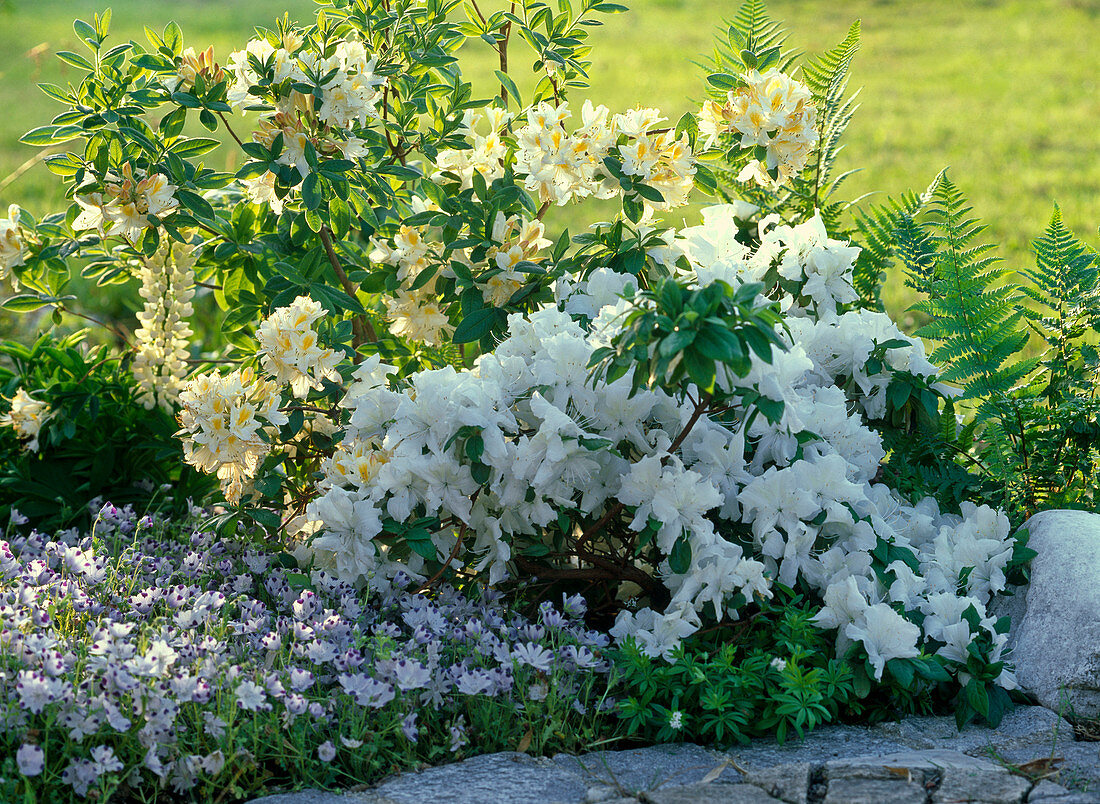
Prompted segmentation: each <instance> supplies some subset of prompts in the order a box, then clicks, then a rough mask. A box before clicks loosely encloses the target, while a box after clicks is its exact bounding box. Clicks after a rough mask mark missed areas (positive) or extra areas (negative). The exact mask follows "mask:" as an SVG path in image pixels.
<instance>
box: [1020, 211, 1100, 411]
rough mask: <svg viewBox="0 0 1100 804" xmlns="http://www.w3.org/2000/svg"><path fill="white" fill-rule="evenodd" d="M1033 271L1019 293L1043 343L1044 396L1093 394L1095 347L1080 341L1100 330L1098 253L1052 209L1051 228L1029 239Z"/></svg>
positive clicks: (1058, 397) (1054, 398)
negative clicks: (1031, 309) (1029, 305)
mask: <svg viewBox="0 0 1100 804" xmlns="http://www.w3.org/2000/svg"><path fill="white" fill-rule="evenodd" d="M1032 246H1033V247H1034V249H1035V268H1034V269H1031V270H1025V271H1023V272H1022V273H1023V274H1024V275H1025V276H1026V277H1027V278H1028V279H1029V280H1031V282H1032V286H1026V285H1025V286H1024V287H1023V288H1022V290H1023V291H1024V293H1025V294H1027V296H1028V297H1029V298H1030V299H1031V301H1032V303H1033V304H1034V314H1033V316H1032V318H1031V326H1032V329H1033V330H1034V332H1035V333H1036V334H1037V335H1038V336H1039V337H1040V338H1041V339H1042V340H1043V342H1044V343H1045V344H1046V347H1047V349H1046V353H1045V354H1044V355H1043V366H1044V367H1045V368H1046V369H1047V372H1046V376H1048V377H1049V382H1048V384H1047V385H1046V387H1045V388H1044V389H1043V394H1044V395H1045V396H1046V398H1047V399H1048V400H1049V401H1050V402H1051V404H1058V403H1060V402H1061V401H1063V400H1065V399H1066V398H1067V397H1068V396H1072V395H1077V394H1080V393H1082V392H1086V393H1087V394H1088V395H1090V396H1091V395H1092V393H1093V387H1094V385H1095V376H1096V371H1097V368H1098V359H1097V349H1096V346H1095V345H1094V344H1090V343H1082V342H1081V341H1082V339H1083V338H1084V336H1085V335H1086V334H1087V333H1088V332H1089V331H1090V330H1093V331H1100V270H1098V268H1097V264H1096V255H1095V254H1093V253H1091V252H1090V251H1089V250H1088V249H1087V248H1086V247H1085V246H1084V244H1082V243H1081V241H1079V240H1077V239H1076V238H1075V237H1074V236H1073V235H1072V234H1071V233H1070V231H1069V230H1068V229H1067V228H1066V226H1065V224H1064V223H1063V222H1062V211H1061V210H1060V209H1059V208H1058V207H1057V206H1055V207H1054V214H1053V215H1052V216H1051V219H1050V225H1049V226H1047V228H1046V231H1044V232H1043V234H1042V236H1041V237H1039V238H1038V239H1036V240H1035V241H1033V243H1032Z"/></svg>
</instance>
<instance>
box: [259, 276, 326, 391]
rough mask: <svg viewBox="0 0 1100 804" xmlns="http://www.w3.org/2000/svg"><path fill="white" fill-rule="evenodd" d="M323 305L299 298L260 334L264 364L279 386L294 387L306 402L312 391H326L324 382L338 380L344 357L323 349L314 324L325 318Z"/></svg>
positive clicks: (275, 314) (274, 315)
mask: <svg viewBox="0 0 1100 804" xmlns="http://www.w3.org/2000/svg"><path fill="white" fill-rule="evenodd" d="M324 315H325V310H324V308H323V307H322V306H321V304H320V302H316V301H313V300H312V299H311V298H309V296H298V297H297V298H296V299H295V300H294V301H293V302H291V303H290V304H289V305H287V306H286V307H280V308H278V309H277V310H275V311H274V312H273V313H272V314H271V315H270V316H268V317H267V318H266V319H264V321H263V323H261V324H260V327H259V329H258V330H256V341H257V342H258V343H259V346H260V349H259V355H260V363H261V365H262V366H263V368H264V371H266V372H267V374H268V375H269V376H270V377H272V378H273V379H274V380H275V382H277V383H278V384H279V385H283V384H286V383H289V384H290V389H291V392H292V393H293V394H294V396H296V397H298V398H299V399H303V398H305V396H306V394H308V393H309V390H310V389H311V388H313V389H319V388H321V387H322V383H321V381H322V380H326V379H327V380H338V379H339V378H340V375H339V373H338V372H337V371H336V366H337V365H338V364H339V363H340V360H341V359H342V357H343V356H342V355H340V354H337V353H336V352H335V351H333V350H332V349H327V348H324V349H323V348H321V346H320V345H319V343H318V338H317V332H316V330H314V328H313V324H314V323H316V322H317V320H318V319H320V318H323V317H324Z"/></svg>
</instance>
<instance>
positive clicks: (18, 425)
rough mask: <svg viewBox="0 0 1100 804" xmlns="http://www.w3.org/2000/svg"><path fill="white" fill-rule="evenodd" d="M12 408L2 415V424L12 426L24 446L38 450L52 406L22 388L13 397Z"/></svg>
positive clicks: (0, 420) (33, 450)
mask: <svg viewBox="0 0 1100 804" xmlns="http://www.w3.org/2000/svg"><path fill="white" fill-rule="evenodd" d="M10 401H11V410H9V411H8V412H7V413H5V414H4V415H3V416H0V426H3V427H11V428H12V429H14V430H15V434H16V435H17V436H19V439H20V440H21V441H24V442H26V443H25V444H24V446H25V447H26V448H27V449H29V450H30V451H31V452H38V437H39V434H40V433H41V431H42V425H44V424H45V423H46V421H47V420H48V419H49V418H50V415H51V413H50V408H49V405H47V404H46V403H45V402H43V401H42V400H40V399H35V398H34V397H32V396H31V395H30V394H28V393H27V392H26V391H25V390H23V389H22V388H20V389H19V390H18V391H16V392H15V395H14V396H13V397H12V398H11V400H10Z"/></svg>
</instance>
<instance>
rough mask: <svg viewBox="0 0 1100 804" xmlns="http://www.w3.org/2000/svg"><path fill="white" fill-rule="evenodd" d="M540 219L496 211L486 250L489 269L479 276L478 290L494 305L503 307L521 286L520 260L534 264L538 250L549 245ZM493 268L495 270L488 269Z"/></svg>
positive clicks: (538, 259)
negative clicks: (489, 242) (480, 281)
mask: <svg viewBox="0 0 1100 804" xmlns="http://www.w3.org/2000/svg"><path fill="white" fill-rule="evenodd" d="M545 231H546V229H545V227H544V226H543V225H542V221H540V220H533V221H529V220H527V219H526V218H523V217H521V216H519V215H512V216H510V217H508V218H505V217H504V213H503V212H498V213H497V216H496V220H495V221H494V222H493V233H492V239H493V246H491V247H490V248H489V250H488V251H487V252H486V254H485V257H486V259H487V260H490V269H491V270H490V271H489V272H487V273H486V274H485V275H483V277H482V279H483V282H482V283H481V284H482V288H481V293H482V296H483V297H484V298H485V301H486V302H488V303H489V304H491V305H493V306H494V307H504V306H505V305H506V304H507V303H508V300H509V299H511V298H512V295H513V294H514V293H515V292H516V291H517V290H519V289H520V288H521V287H523V284H524V282H525V281H526V280H525V279H524V276H523V274H522V273H521V272H520V271H519V270H518V266H519V265H520V263H523V262H530V263H538V262H539V261H540V260H541V257H540V256H539V252H541V251H542V250H543V249H545V248H547V247H548V246H550V245H551V243H550V241H549V240H547V239H546V238H545V237H544V236H543V235H544V234H545ZM492 269H496V270H492Z"/></svg>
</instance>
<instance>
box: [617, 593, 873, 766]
mask: <svg viewBox="0 0 1100 804" xmlns="http://www.w3.org/2000/svg"><path fill="white" fill-rule="evenodd" d="M813 614H814V611H813V608H812V607H811V606H810V605H808V604H807V603H805V602H804V601H802V600H801V598H798V597H793V598H791V599H785V600H784V601H783V602H782V603H765V604H763V605H762V606H761V609H760V611H759V613H758V614H756V615H754V616H753V618H752V619H750V620H747V621H744V622H739V623H733V624H731V625H730V626H729V627H728V628H726V629H722V630H721V631H717V632H712V633H711V634H700V635H698V636H696V637H693V638H691V639H689V640H687V641H685V643H684V644H683V645H682V646H681V647H680V648H678V649H677V650H676V651H675V653H674V655H673V657H672V660H671V662H665V661H663V660H660V659H651V658H649V657H648V656H647V655H646V654H645V653H643V652H642V650H641V649H640V647H639V646H638V645H637V644H636V643H635V642H634V641H633V639H629V640H627V641H626V642H625V643H624V645H623V646H622V647H621V648H619V649H617V650H615V651H613V653H612V656H613V659H614V661H615V666H616V669H617V670H618V672H619V688H617V689H616V690H615V692H616V693H617V694H618V696H619V698H620V701H619V717H620V718H621V719H622V720H623V721H624V725H625V728H626V731H627V734H628V735H631V736H636V737H639V738H645V739H649V740H657V741H659V742H666V741H679V740H685V741H698V742H706V743H716V744H720V745H729V744H731V743H734V742H742V743H745V742H748V740H749V738H751V737H756V736H762V735H772V734H774V735H775V736H776V737H777V738H778V739H779V741H780V742H783V741H784V740H785V739H786V738H787V737H788V736H789V735H790V734H797V735H798V736H799V737H802V736H803V735H804V733H805V732H807V731H810V730H812V729H813V728H815V727H816V726H818V725H820V724H822V723H830V722H835V721H836V720H837V718H838V717H839V715H840V713H841V711H842V710H843V709H844V708H845V707H847V706H848V705H849V704H850V703H851V702H853V701H855V700H856V697H857V696H856V689H855V678H854V676H853V674H852V671H851V669H850V668H849V667H848V665H847V664H845V663H844V662H843V661H841V660H839V659H837V658H836V657H835V655H833V654H834V651H833V650H832V647H831V645H830V640H829V639H828V638H827V637H826V635H825V634H824V632H822V631H821V630H820V629H818V628H816V627H815V626H814V625H813V623H812V622H811V618H812V616H813Z"/></svg>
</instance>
